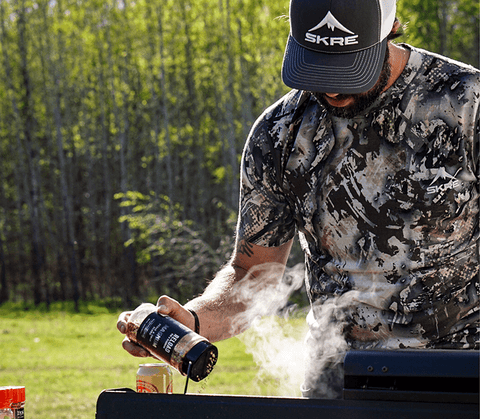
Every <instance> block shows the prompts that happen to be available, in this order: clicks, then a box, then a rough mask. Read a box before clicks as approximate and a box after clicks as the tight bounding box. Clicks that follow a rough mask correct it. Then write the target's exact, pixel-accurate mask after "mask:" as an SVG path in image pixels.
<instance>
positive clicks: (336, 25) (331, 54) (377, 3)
mask: <svg viewBox="0 0 480 419" xmlns="http://www.w3.org/2000/svg"><path fill="white" fill-rule="evenodd" d="M394 20H395V0H328V1H327V0H291V3H290V35H289V39H288V42H287V47H286V50H285V56H284V62H283V67H282V78H283V81H284V83H285V84H286V85H287V86H289V87H293V88H297V89H303V90H311V91H317V92H331V93H360V92H365V91H367V90H369V89H370V88H371V87H372V86H373V85H374V84H375V82H376V80H378V77H379V75H380V71H381V67H382V64H383V58H384V56H385V49H386V37H387V35H388V34H389V33H390V31H391V30H392V26H393V23H394ZM332 78H333V79H332Z"/></svg>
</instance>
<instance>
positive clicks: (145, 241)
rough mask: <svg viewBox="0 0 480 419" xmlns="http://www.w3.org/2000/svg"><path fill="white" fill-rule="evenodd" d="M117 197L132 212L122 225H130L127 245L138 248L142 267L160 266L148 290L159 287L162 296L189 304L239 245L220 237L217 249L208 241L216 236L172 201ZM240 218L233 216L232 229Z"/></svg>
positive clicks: (127, 195) (131, 195) (129, 195)
mask: <svg viewBox="0 0 480 419" xmlns="http://www.w3.org/2000/svg"><path fill="white" fill-rule="evenodd" d="M115 198H116V199H118V200H121V203H120V206H122V207H125V208H129V209H130V212H129V213H128V214H126V215H123V216H121V217H120V220H119V221H120V222H121V223H126V224H128V227H129V229H130V230H131V233H132V234H131V238H130V239H129V240H128V241H127V242H125V246H127V247H128V246H133V247H134V248H135V250H136V255H137V262H138V263H139V264H143V265H152V266H154V271H153V273H152V274H153V275H154V277H153V278H149V279H148V280H147V283H146V286H147V287H148V284H151V283H157V284H158V285H159V286H158V287H156V288H155V289H156V290H157V291H159V292H163V293H168V294H170V295H172V296H174V297H176V298H178V299H180V300H186V299H188V298H191V296H192V295H194V294H197V293H199V292H201V291H202V290H203V288H204V287H205V285H206V281H207V280H208V279H211V278H212V277H213V275H214V274H215V272H216V271H217V270H218V268H219V267H220V266H221V265H222V264H223V263H224V262H225V261H226V259H227V258H228V253H229V252H230V251H231V249H232V246H233V243H232V241H231V240H230V239H229V237H227V236H226V237H222V236H221V234H216V235H215V236H216V237H217V238H218V240H219V241H218V242H217V243H216V244H215V246H212V245H211V244H210V243H209V238H208V236H209V235H210V234H211V233H212V232H211V231H207V230H205V229H204V228H202V227H201V226H200V225H196V224H195V223H194V222H193V221H192V220H184V219H182V218H181V216H182V213H183V211H182V207H181V206H180V205H178V204H172V203H171V202H170V199H169V198H168V197H167V196H165V195H162V196H159V197H157V196H155V195H154V194H153V193H151V194H150V195H143V194H142V193H140V192H133V191H129V192H127V193H125V194H122V193H119V194H116V195H115ZM219 211H221V209H220V208H219ZM235 219H236V218H235V214H234V213H233V212H232V213H231V214H230V218H229V222H230V224H231V229H232V230H233V223H234V222H235ZM210 242H211V240H210Z"/></svg>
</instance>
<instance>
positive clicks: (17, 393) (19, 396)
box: [12, 386, 25, 403]
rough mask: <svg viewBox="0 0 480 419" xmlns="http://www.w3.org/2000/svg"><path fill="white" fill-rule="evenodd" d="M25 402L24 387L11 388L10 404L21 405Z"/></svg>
mask: <svg viewBox="0 0 480 419" xmlns="http://www.w3.org/2000/svg"><path fill="white" fill-rule="evenodd" d="M24 401H25V387H23V386H18V387H12V403H23V402H24Z"/></svg>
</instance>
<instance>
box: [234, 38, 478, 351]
mask: <svg viewBox="0 0 480 419" xmlns="http://www.w3.org/2000/svg"><path fill="white" fill-rule="evenodd" d="M405 47H407V48H409V49H410V50H411V54H410V58H409V61H408V63H407V66H406V67H405V69H404V71H403V72H402V74H401V76H400V77H399V78H398V79H397V80H396V82H395V83H394V85H393V86H392V87H390V88H389V89H388V90H387V91H386V92H384V93H383V94H382V95H381V96H380V97H379V98H378V99H377V100H376V102H375V103H374V104H373V105H372V106H371V107H370V108H369V109H367V110H366V111H365V112H364V113H362V115H359V116H356V117H354V118H352V119H345V118H339V117H333V116H332V115H330V114H329V113H328V112H327V110H326V109H325V108H324V107H323V106H322V105H321V104H320V103H319V102H318V101H317V100H316V99H315V97H314V96H313V95H311V94H310V93H308V92H303V91H297V90H293V91H291V92H289V93H288V94H287V95H285V96H284V97H283V98H281V99H280V100H279V101H278V102H277V103H275V104H273V105H272V106H271V107H269V108H268V109H267V110H266V111H265V112H264V113H263V114H262V116H261V117H260V118H259V119H258V120H257V122H256V123H255V125H254V127H253V128H252V131H251V133H250V135H249V138H248V141H247V144H246V146H245V149H244V153H243V157H242V172H241V198H240V213H239V223H238V232H237V234H238V236H239V237H240V238H242V239H244V240H246V241H248V242H251V243H254V244H257V245H261V246H279V245H281V244H283V243H285V242H287V241H288V240H290V239H291V238H292V237H293V236H294V235H295V233H296V232H298V235H299V239H300V244H301V246H302V249H303V250H304V252H305V261H306V288H307V293H308V296H309V298H310V301H311V303H312V314H313V316H311V319H312V320H311V321H310V326H311V328H312V329H313V328H314V327H315V323H316V322H317V321H318V320H319V316H321V315H322V314H321V310H320V308H319V307H321V304H320V303H322V302H324V301H325V300H326V299H329V298H338V297H339V296H345V295H349V296H350V297H351V298H349V299H347V300H346V301H348V303H347V304H346V306H347V307H346V308H345V313H346V314H345V318H344V333H345V336H346V337H347V339H348V341H349V342H350V344H351V346H352V347H356V348H370V347H381V348H406V347H438V348H440V347H445V348H449V347H452V348H472V347H475V345H476V343H475V339H476V338H475V332H476V331H477V332H478V330H477V327H478V319H479V292H480V288H479V284H478V276H479V236H480V233H479V179H480V169H479V165H480V162H479V136H480V133H479V131H480V122H479V110H480V72H479V71H478V70H476V69H474V68H473V67H470V66H467V65H464V64H461V63H458V62H455V61H452V60H449V59H447V58H445V57H442V56H439V55H435V54H432V53H430V52H427V51H424V50H420V49H415V48H413V47H410V46H405ZM477 344H478V343H477Z"/></svg>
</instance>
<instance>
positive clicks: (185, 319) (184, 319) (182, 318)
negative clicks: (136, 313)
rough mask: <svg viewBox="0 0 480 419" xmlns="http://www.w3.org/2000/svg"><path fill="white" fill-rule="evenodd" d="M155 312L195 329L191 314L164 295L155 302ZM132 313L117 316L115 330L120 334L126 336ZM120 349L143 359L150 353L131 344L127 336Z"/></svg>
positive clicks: (133, 343) (125, 312) (127, 312)
mask: <svg viewBox="0 0 480 419" xmlns="http://www.w3.org/2000/svg"><path fill="white" fill-rule="evenodd" d="M157 308H158V309H157V312H158V313H160V314H163V315H167V316H170V317H172V318H174V319H175V320H177V321H179V322H180V323H183V324H184V325H185V326H187V327H189V328H190V329H192V330H193V329H194V327H195V319H194V318H193V315H192V313H190V312H189V311H188V310H187V309H185V308H184V307H183V306H182V305H181V304H180V303H179V302H178V301H176V300H174V299H173V298H170V297H168V296H166V295H163V296H161V297H160V298H159V299H158V301H157ZM132 313H133V312H132V311H124V312H123V313H121V314H120V315H119V316H118V320H117V329H118V331H119V332H120V333H123V334H126V332H127V322H128V319H129V317H130V315H131V314H132ZM122 347H123V349H125V350H126V351H127V352H128V353H129V354H130V355H133V356H136V357H140V358H145V357H148V356H150V353H149V352H148V351H147V350H145V349H144V348H142V347H141V346H139V345H137V344H136V343H135V342H132V341H131V340H130V339H129V338H128V337H127V336H125V339H123V342H122Z"/></svg>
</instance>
